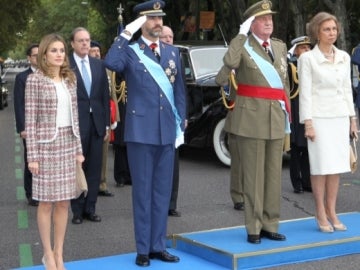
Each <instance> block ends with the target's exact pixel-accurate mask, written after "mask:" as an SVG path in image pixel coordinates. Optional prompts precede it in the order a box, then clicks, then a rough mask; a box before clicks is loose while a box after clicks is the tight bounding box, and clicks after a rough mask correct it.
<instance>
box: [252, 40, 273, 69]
mask: <svg viewBox="0 0 360 270" xmlns="http://www.w3.org/2000/svg"><path fill="white" fill-rule="evenodd" d="M249 45H250V46H251V47H253V49H254V51H255V52H256V53H257V54H258V55H260V56H261V57H262V58H265V59H266V60H267V61H269V62H270V63H272V61H271V58H270V56H269V55H268V54H267V53H266V52H265V50H264V48H263V46H261V45H260V43H259V42H258V41H257V40H256V39H255V38H254V36H253V35H250V36H249ZM271 46H272V44H271ZM271 49H272V47H271Z"/></svg>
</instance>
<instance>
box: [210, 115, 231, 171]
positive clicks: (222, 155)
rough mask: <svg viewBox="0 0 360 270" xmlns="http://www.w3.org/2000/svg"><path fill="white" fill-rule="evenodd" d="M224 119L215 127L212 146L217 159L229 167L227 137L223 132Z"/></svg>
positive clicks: (229, 158)
mask: <svg viewBox="0 0 360 270" xmlns="http://www.w3.org/2000/svg"><path fill="white" fill-rule="evenodd" d="M224 125H225V118H223V119H221V120H220V121H219V122H218V123H217V124H216V125H215V129H214V133H213V146H214V151H215V154H216V156H217V157H218V159H219V160H220V161H221V162H222V163H223V164H225V165H226V166H230V163H231V157H230V151H229V144H228V135H227V132H226V131H225V130H224Z"/></svg>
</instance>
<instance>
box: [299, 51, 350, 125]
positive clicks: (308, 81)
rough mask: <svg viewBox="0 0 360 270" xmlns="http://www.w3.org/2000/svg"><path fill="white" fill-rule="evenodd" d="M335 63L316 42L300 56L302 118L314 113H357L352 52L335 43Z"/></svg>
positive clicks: (324, 115)
mask: <svg viewBox="0 0 360 270" xmlns="http://www.w3.org/2000/svg"><path fill="white" fill-rule="evenodd" d="M333 50H334V52H335V59H334V63H331V62H330V61H328V60H327V59H326V58H325V56H324V55H323V54H322V52H321V51H320V49H319V47H318V46H317V45H316V46H315V47H314V48H313V49H312V50H311V51H308V52H305V53H303V54H302V55H301V56H300V58H299V59H298V74H299V88H300V94H299V95H300V99H299V102H300V108H299V113H300V122H301V123H303V122H304V120H306V119H312V118H313V117H321V118H333V117H343V116H354V115H355V110H354V102H353V96H352V88H351V72H350V69H351V64H350V56H349V55H348V54H347V53H346V52H345V51H342V50H339V49H337V48H336V47H335V46H333Z"/></svg>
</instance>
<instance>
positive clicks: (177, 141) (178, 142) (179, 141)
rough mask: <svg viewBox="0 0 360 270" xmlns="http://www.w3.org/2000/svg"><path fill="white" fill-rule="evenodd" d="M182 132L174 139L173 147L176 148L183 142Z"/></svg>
mask: <svg viewBox="0 0 360 270" xmlns="http://www.w3.org/2000/svg"><path fill="white" fill-rule="evenodd" d="M184 142H185V139H184V132H181V134H180V136H179V137H177V138H176V140H175V148H178V147H179V146H180V145H182V144H184Z"/></svg>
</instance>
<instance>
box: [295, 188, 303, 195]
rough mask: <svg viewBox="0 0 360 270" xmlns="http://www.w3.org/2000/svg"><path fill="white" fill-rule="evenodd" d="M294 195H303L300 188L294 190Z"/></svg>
mask: <svg viewBox="0 0 360 270" xmlns="http://www.w3.org/2000/svg"><path fill="white" fill-rule="evenodd" d="M294 193H297V194H299V193H304V190H303V189H302V188H296V189H294Z"/></svg>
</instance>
